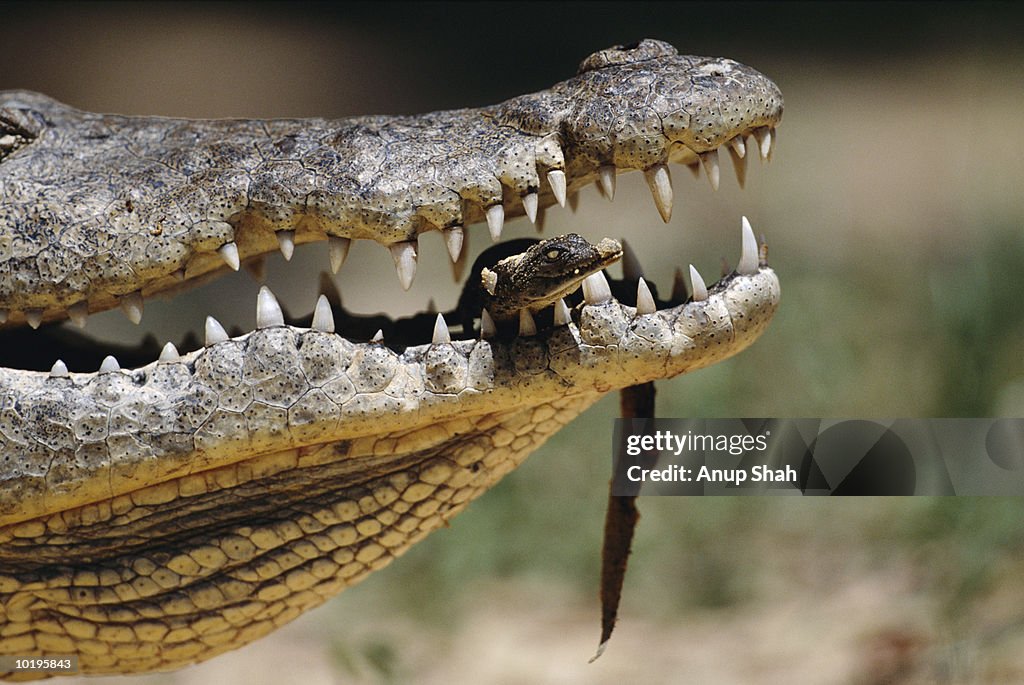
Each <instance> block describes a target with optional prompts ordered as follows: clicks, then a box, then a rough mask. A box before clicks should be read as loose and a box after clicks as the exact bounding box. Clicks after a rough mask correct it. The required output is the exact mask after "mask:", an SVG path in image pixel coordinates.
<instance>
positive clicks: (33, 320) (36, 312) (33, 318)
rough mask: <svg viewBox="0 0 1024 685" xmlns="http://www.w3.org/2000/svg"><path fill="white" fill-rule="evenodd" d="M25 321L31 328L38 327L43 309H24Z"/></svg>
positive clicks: (41, 319)
mask: <svg viewBox="0 0 1024 685" xmlns="http://www.w3.org/2000/svg"><path fill="white" fill-rule="evenodd" d="M25 321H28V325H29V326H31V327H32V328H39V325H40V324H41V323H43V310H42V309H26V310H25Z"/></svg>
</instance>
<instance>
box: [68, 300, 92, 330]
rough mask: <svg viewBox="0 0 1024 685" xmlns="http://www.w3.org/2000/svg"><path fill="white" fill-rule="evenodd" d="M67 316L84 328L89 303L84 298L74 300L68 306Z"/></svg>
mask: <svg viewBox="0 0 1024 685" xmlns="http://www.w3.org/2000/svg"><path fill="white" fill-rule="evenodd" d="M68 318H69V319H71V323H73V324H75V325H76V326H78V327H79V328H85V322H86V321H87V320H88V319H89V303H88V302H87V301H85V300H80V301H78V302H75V303H74V304H73V305H71V306H70V307H68Z"/></svg>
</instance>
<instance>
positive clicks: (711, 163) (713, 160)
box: [700, 150, 720, 190]
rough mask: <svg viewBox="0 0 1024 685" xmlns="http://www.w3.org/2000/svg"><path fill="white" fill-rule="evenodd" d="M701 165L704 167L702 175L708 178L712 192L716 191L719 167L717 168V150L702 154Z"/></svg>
mask: <svg viewBox="0 0 1024 685" xmlns="http://www.w3.org/2000/svg"><path fill="white" fill-rule="evenodd" d="M700 161H701V164H703V165H704V173H705V174H707V176H708V183H710V184H711V189H712V190H718V181H719V177H720V174H719V167H718V150H709V151H708V152H704V153H702V154H701V156H700Z"/></svg>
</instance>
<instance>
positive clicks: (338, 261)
mask: <svg viewBox="0 0 1024 685" xmlns="http://www.w3.org/2000/svg"><path fill="white" fill-rule="evenodd" d="M351 246H352V241H351V240H350V239H348V238H339V237H338V236H336V235H332V236H327V252H328V254H329V255H330V257H331V273H333V274H336V273H338V269H340V268H341V265H342V264H344V263H345V258H346V257H348V248H349V247H351Z"/></svg>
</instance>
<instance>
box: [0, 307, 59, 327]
mask: <svg viewBox="0 0 1024 685" xmlns="http://www.w3.org/2000/svg"><path fill="white" fill-rule="evenodd" d="M72 306H74V305H72ZM7 316H8V312H7V310H6V309H0V323H7Z"/></svg>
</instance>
